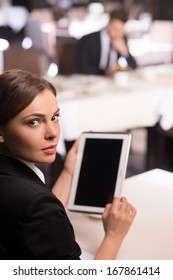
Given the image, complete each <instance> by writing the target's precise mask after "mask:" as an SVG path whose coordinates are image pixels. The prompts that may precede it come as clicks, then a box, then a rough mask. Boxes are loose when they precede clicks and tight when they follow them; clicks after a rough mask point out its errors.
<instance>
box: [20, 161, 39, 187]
mask: <svg viewBox="0 0 173 280" xmlns="http://www.w3.org/2000/svg"><path fill="white" fill-rule="evenodd" d="M18 160H20V161H21V162H23V163H24V164H26V165H27V166H28V167H29V168H30V169H32V171H34V172H35V173H36V174H37V176H38V177H39V178H40V180H41V181H42V182H43V183H44V184H45V177H44V174H43V172H42V171H41V170H40V169H39V168H38V167H37V166H36V165H35V164H34V163H32V162H29V161H26V160H23V159H18Z"/></svg>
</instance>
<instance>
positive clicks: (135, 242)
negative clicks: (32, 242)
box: [67, 169, 173, 260]
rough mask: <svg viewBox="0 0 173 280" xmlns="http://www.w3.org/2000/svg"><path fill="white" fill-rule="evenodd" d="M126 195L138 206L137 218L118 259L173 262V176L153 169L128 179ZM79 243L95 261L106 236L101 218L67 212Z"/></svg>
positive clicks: (125, 185) (84, 256)
mask: <svg viewBox="0 0 173 280" xmlns="http://www.w3.org/2000/svg"><path fill="white" fill-rule="evenodd" d="M122 195H123V196H126V197H127V199H128V200H129V201H130V202H131V203H132V204H133V205H134V206H135V207H136V209H137V215H136V217H135V220H134V222H133V224H132V226H131V228H130V230H129V232H128V234H127V235H126V237H125V239H124V241H123V243H122V245H121V248H120V250H119V253H118V256H117V259H119V260H135V259H136V260H172V259H173V242H172V236H173V222H172V213H173V203H172V197H173V174H172V173H171V172H168V171H164V170H161V169H153V170H151V171H148V172H145V173H142V174H140V175H136V176H133V177H130V178H128V179H125V181H124V185H123V191H122ZM67 213H68V216H69V218H70V220H71V222H72V224H73V227H74V231H75V235H76V240H77V242H78V243H79V244H80V246H81V248H82V249H83V250H84V254H83V258H87V259H92V257H93V255H95V253H96V251H97V249H98V247H99V245H100V243H101V241H102V238H103V236H104V231H103V226H102V221H101V218H100V216H94V215H89V214H87V213H77V212H71V211H67Z"/></svg>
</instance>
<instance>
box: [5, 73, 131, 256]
mask: <svg viewBox="0 0 173 280" xmlns="http://www.w3.org/2000/svg"><path fill="white" fill-rule="evenodd" d="M0 85H1V86H0V221H1V230H0V259H4V260H5V259H61V260H63V259H80V255H81V250H80V247H79V245H78V244H77V243H76V241H75V236H74V232H73V228H72V225H71V223H70V221H69V219H68V217H67V215H66V212H65V207H66V203H67V201H68V194H69V191H70V184H71V179H72V174H73V169H74V163H75V159H76V152H77V147H78V141H76V142H75V144H74V145H73V146H72V148H71V150H70V151H69V152H68V154H67V157H66V160H65V164H64V169H63V171H62V173H61V174H60V176H59V178H58V179H57V181H56V183H55V185H54V186H53V188H52V191H51V190H50V189H48V188H46V185H45V181H44V175H43V174H42V172H41V171H40V170H39V169H38V168H37V167H36V165H35V164H37V163H41V164H42V163H46V164H47V163H52V162H53V161H54V159H55V155H56V151H57V144H58V139H59V134H60V126H59V121H58V119H59V111H60V109H59V107H58V104H57V98H56V90H55V88H54V87H53V85H52V84H50V83H49V82H48V81H46V80H44V79H42V78H39V77H37V76H34V75H32V74H30V73H28V72H25V71H22V70H17V69H16V70H9V71H6V72H4V73H3V74H1V75H0ZM135 215H136V210H135V208H134V207H133V206H132V205H131V204H129V203H128V202H127V199H126V198H121V199H119V198H115V199H114V200H113V202H112V204H108V205H106V207H105V211H104V213H103V217H102V219H103V224H104V229H105V237H104V239H103V241H102V244H101V245H100V248H99V249H98V252H97V253H96V256H95V259H115V258H116V255H117V252H118V249H119V247H120V245H121V243H122V241H123V239H124V237H125V235H126V233H127V232H128V230H129V228H130V225H131V224H132V222H133V219H134V217H135Z"/></svg>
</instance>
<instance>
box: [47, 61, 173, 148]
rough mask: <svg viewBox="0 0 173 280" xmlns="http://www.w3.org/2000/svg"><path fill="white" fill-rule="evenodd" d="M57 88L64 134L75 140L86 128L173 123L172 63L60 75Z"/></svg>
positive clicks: (116, 128)
mask: <svg viewBox="0 0 173 280" xmlns="http://www.w3.org/2000/svg"><path fill="white" fill-rule="evenodd" d="M48 79H49V80H50V81H51V82H52V83H53V84H54V86H55V88H56V89H57V99H58V103H59V107H60V111H61V118H60V124H61V137H60V144H59V147H60V148H59V151H60V150H63V148H62V146H63V141H64V140H66V141H72V140H74V139H76V138H78V137H79V136H80V134H81V133H82V132H83V131H113V132H116V131H126V130H130V129H135V128H143V127H152V126H154V125H155V124H156V123H157V122H158V121H160V122H161V125H162V126H163V128H164V129H169V128H171V127H172V126H173V110H172V104H173V65H172V64H170V65H169V64H168V65H159V66H150V67H141V68H139V69H137V70H135V71H129V72H119V73H115V75H114V76H113V77H110V78H109V77H100V76H93V75H78V74H74V75H69V76H65V75H59V76H57V77H54V78H48Z"/></svg>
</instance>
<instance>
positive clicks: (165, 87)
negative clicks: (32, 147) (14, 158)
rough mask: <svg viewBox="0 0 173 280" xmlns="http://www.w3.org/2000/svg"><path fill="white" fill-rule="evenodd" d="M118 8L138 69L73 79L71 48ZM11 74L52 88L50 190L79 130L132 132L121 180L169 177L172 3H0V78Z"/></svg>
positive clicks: (172, 156) (172, 162) (172, 151)
mask: <svg viewBox="0 0 173 280" xmlns="http://www.w3.org/2000/svg"><path fill="white" fill-rule="evenodd" d="M119 7H122V8H123V9H125V10H126V11H127V12H128V21H127V23H126V35H127V38H128V46H129V49H130V52H131V53H132V55H133V56H134V57H135V59H136V61H137V65H138V67H137V69H135V70H131V71H129V72H128V71H127V72H128V73H127V72H126V73H122V74H123V75H121V76H120V75H119V76H118V73H115V74H114V76H113V77H111V78H110V77H109V78H105V77H98V79H97V77H95V78H93V76H90V75H88V77H84V75H79V74H76V69H75V57H76V49H77V44H78V41H79V40H80V38H81V37H82V36H84V35H85V34H88V33H91V32H94V31H97V30H100V29H102V28H104V27H105V26H106V24H107V23H108V20H109V17H108V14H109V12H110V11H111V10H113V9H116V8H117V9H118V8H119ZM12 68H21V69H25V70H28V71H30V72H32V73H34V74H38V75H41V76H44V77H46V78H47V79H49V80H50V81H51V82H52V83H53V84H54V86H55V87H56V88H57V92H58V100H59V103H60V105H59V106H60V108H61V114H62V119H61V120H60V121H61V122H62V123H61V127H62V133H61V139H60V144H59V150H58V151H57V160H56V163H55V164H53V165H52V166H51V167H49V168H50V169H46V170H45V172H47V171H48V172H50V181H51V182H50V184H52V180H55V178H56V177H57V176H58V174H59V172H60V171H61V168H62V166H63V158H64V155H65V153H66V151H67V150H68V148H69V146H70V145H71V143H72V142H73V141H74V140H75V139H76V138H78V137H79V135H80V133H81V132H83V131H84V130H95V131H100V130H102V131H111V132H116V131H130V132H131V133H132V144H131V150H130V156H129V162H128V168H127V174H126V176H127V177H129V176H132V175H135V174H139V173H142V172H145V171H147V170H151V169H154V168H161V169H164V170H168V171H171V172H172V171H173V128H172V127H173V2H172V1H171V0H164V1H162V0H112V1H111V0H102V1H101V0H100V1H96V0H95V1H89V0H47V1H46V0H37V1H34V0H23V1H22V0H6V1H5V0H0V72H1V73H2V72H3V71H5V70H8V69H12ZM118 77H119V78H118ZM108 80H109V81H108ZM108 97H109V100H108ZM103 107H104V112H103ZM105 107H106V109H105ZM97 108H98V109H97ZM97 110H98V111H97ZM72 119H73V120H72ZM47 168H48V167H47Z"/></svg>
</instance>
